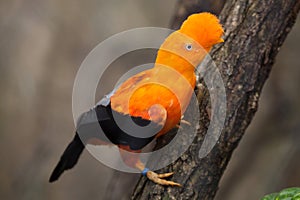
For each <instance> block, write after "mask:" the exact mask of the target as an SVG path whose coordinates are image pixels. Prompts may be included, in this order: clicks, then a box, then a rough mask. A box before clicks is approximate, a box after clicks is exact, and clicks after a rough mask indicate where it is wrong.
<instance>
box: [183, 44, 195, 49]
mask: <svg viewBox="0 0 300 200" xmlns="http://www.w3.org/2000/svg"><path fill="white" fill-rule="evenodd" d="M185 49H186V50H188V51H191V50H192V49H193V46H192V44H186V45H185Z"/></svg>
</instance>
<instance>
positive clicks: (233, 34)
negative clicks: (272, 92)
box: [132, 0, 300, 199]
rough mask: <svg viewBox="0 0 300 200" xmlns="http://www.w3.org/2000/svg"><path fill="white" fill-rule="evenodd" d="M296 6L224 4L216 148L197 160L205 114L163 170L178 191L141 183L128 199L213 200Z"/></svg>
mask: <svg viewBox="0 0 300 200" xmlns="http://www.w3.org/2000/svg"><path fill="white" fill-rule="evenodd" d="M299 7H300V1H299V0H276V1H275V0H273V1H272V0H261V1H256V0H244V1H238V0H235V1H227V3H226V4H225V6H224V9H223V11H222V13H221V14H220V19H221V22H222V24H223V25H224V28H225V30H226V33H225V36H224V39H225V42H224V43H223V44H222V45H220V46H219V47H218V48H215V49H214V50H213V51H212V52H211V55H212V58H213V60H214V61H215V63H216V65H217V67H218V69H219V70H220V72H221V75H222V77H223V81H224V85H225V88H226V95H227V110H226V115H227V117H226V120H225V126H224V129H223V130H222V134H221V136H220V138H219V140H218V143H217V144H216V145H215V146H214V148H213V150H212V151H211V152H210V153H209V154H208V155H207V156H206V157H205V158H202V159H200V158H199V157H198V154H199V149H200V147H201V144H202V141H203V138H204V135H205V132H206V128H207V127H206V126H205V125H206V124H208V122H209V119H208V117H207V115H206V117H202V118H201V121H200V122H199V123H200V125H201V126H200V127H201V128H200V129H199V130H198V134H197V136H196V138H195V140H194V142H193V144H192V145H191V146H190V148H189V149H188V151H187V152H186V153H185V154H184V155H183V156H182V157H181V158H179V159H177V161H176V162H174V163H173V164H171V165H170V166H168V167H166V168H165V169H164V170H163V171H174V172H175V175H174V176H173V178H172V180H174V181H177V182H179V183H181V184H182V185H183V187H181V188H178V187H174V188H172V187H162V186H159V185H156V184H153V183H152V182H150V181H147V179H146V178H141V179H140V181H139V182H138V184H137V186H136V188H135V190H134V193H133V195H132V199H213V198H214V196H215V194H216V192H217V190H218V184H219V181H220V178H221V176H222V174H223V172H224V170H225V168H226V166H227V164H228V161H229V160H230V157H231V154H232V152H233V150H234V149H235V148H236V146H237V145H238V143H239V141H240V140H241V138H242V136H243V134H244V132H245V130H246V128H247V127H248V125H249V123H250V122H251V120H252V118H253V116H254V114H255V112H256V110H257V105H258V99H259V96H260V93H261V90H262V87H263V85H264V83H265V81H266V79H267V78H268V76H269V73H270V70H271V68H272V65H273V63H274V60H275V57H276V54H277V53H278V51H279V48H280V46H281V45H282V43H283V41H284V39H285V38H286V36H287V34H288V33H289V31H290V29H291V28H292V26H293V24H294V22H295V19H296V17H297V14H298V12H299ZM177 12H182V11H180V9H179V10H178V11H177ZM176 15H178V14H176ZM176 23H177V22H176V20H175V21H174V22H173V24H176ZM176 26H177V25H174V26H172V27H176ZM208 97H209V96H208V95H204V97H203V98H205V99H204V101H201V102H202V103H201V105H200V109H201V110H202V111H206V110H207V109H208V108H207V105H208V104H207V103H205V102H207V101H208V100H206V99H207V98H208ZM204 116H205V115H204ZM186 134H189V133H186ZM199 141H200V142H199ZM192 163H193V164H192ZM183 167H184V170H182V169H183ZM245 195H246V194H245Z"/></svg>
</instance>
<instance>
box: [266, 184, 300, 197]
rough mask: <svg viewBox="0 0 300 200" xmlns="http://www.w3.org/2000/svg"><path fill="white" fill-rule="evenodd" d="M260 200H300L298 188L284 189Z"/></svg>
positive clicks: (299, 189)
mask: <svg viewBox="0 0 300 200" xmlns="http://www.w3.org/2000/svg"><path fill="white" fill-rule="evenodd" d="M261 200H300V188H298V187H293V188H286V189H284V190H281V191H280V192H279V193H272V194H269V195H266V196H264V197H263V198H262V199H261Z"/></svg>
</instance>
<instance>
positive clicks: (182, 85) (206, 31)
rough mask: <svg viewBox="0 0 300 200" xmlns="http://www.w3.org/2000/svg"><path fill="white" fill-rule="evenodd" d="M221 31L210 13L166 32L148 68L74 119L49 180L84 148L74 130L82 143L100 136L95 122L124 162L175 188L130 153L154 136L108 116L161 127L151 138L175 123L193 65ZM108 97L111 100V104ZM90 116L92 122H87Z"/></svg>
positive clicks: (69, 165) (189, 87) (190, 88)
mask: <svg viewBox="0 0 300 200" xmlns="http://www.w3.org/2000/svg"><path fill="white" fill-rule="evenodd" d="M222 34H223V29H222V27H221V25H220V24H219V21H218V19H217V18H216V17H215V16H214V15H212V14H210V13H199V14H194V15H191V16H190V17H188V19H187V20H186V21H185V22H184V23H183V25H182V26H181V28H180V29H179V30H178V31H175V32H173V33H172V34H170V35H169V36H168V37H167V38H166V40H165V41H164V43H163V44H162V45H161V47H160V49H159V50H158V53H157V57H156V61H155V64H154V66H153V68H152V69H149V70H146V71H144V72H141V73H139V74H136V75H134V76H133V77H131V78H129V79H128V80H127V81H125V82H124V83H123V84H122V85H121V86H120V87H119V88H117V90H116V92H115V93H114V94H113V95H112V96H111V97H110V99H108V97H105V98H103V99H104V101H105V102H106V103H103V102H102V100H101V101H100V102H99V104H97V105H96V106H95V107H94V108H93V109H91V110H90V111H87V112H85V113H83V114H82V116H81V117H80V120H78V123H77V128H76V135H75V137H74V139H73V140H72V141H71V143H70V144H69V145H68V146H67V148H66V150H65V151H64V153H63V155H62V156H61V159H60V161H59V162H58V164H57V165H56V167H55V169H54V170H53V172H52V174H51V176H50V179H49V181H50V182H53V181H56V180H57V179H58V178H59V177H60V175H61V174H62V173H63V172H64V171H65V170H67V169H71V168H72V167H73V166H74V165H75V164H76V163H77V161H78V159H79V156H80V154H81V152H82V151H83V149H84V144H83V142H82V141H81V139H82V138H79V134H82V136H85V137H87V138H85V137H84V138H85V139H86V140H87V142H88V141H90V140H93V144H96V143H98V142H97V141H98V140H101V137H100V138H99V135H98V134H99V133H98V131H94V132H95V133H94V132H93V130H94V127H95V126H97V127H98V126H99V125H101V128H103V132H104V134H105V135H106V136H112V137H109V138H110V140H111V142H112V143H113V144H117V145H118V147H119V149H120V154H121V157H122V158H123V160H124V162H125V163H126V164H127V165H128V166H132V167H135V168H137V169H139V170H141V171H142V173H143V174H145V173H146V176H147V177H148V178H149V179H150V180H152V181H154V182H156V183H158V184H162V185H173V186H180V184H178V183H175V182H172V181H167V180H164V179H163V178H166V177H168V176H170V175H172V173H166V174H160V175H159V174H156V173H155V172H153V171H148V169H147V168H145V165H144V164H143V163H142V162H141V161H140V159H139V156H138V154H134V155H131V154H130V153H129V152H140V151H141V149H142V148H143V147H144V146H145V145H147V144H148V143H149V142H151V140H152V139H153V137H149V138H143V137H141V138H137V137H133V136H129V135H128V134H127V133H125V132H124V131H122V130H121V129H119V127H118V126H117V124H116V123H115V121H114V118H113V117H112V116H111V115H112V111H114V113H115V114H118V116H122V117H126V118H122V119H127V118H134V119H139V120H140V122H141V121H142V122H145V121H146V122H149V121H148V120H151V121H153V122H155V123H156V124H159V125H163V126H162V127H163V128H162V129H161V130H160V131H159V132H158V133H157V134H156V137H158V136H160V135H163V134H165V133H166V132H168V131H169V130H170V129H171V128H173V127H174V126H176V124H178V122H179V121H180V118H181V116H182V114H183V113H184V111H185V110H186V108H187V106H188V104H189V102H190V99H191V96H192V93H193V89H194V87H195V84H196V77H195V73H194V71H195V68H196V66H197V65H198V64H199V63H200V62H201V61H202V59H203V58H204V56H205V55H206V54H207V52H208V51H209V50H210V49H211V48H212V46H213V45H215V44H217V43H220V42H222V41H223V40H222V38H221V36H222ZM107 100H108V102H109V100H110V104H109V103H107ZM95 115H96V116H97V118H96V119H95V121H93V120H91V119H94V117H95ZM141 118H143V119H145V120H143V119H141ZM159 127H160V126H159ZM104 130H105V131H104ZM90 131H92V133H90ZM141 134H142V133H141ZM101 144H105V142H103V143H102V142H101ZM133 149H134V151H133ZM145 170H146V171H145Z"/></svg>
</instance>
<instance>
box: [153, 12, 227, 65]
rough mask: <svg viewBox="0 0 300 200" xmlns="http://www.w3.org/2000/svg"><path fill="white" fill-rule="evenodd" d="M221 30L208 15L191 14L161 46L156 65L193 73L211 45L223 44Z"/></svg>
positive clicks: (215, 21)
mask: <svg viewBox="0 0 300 200" xmlns="http://www.w3.org/2000/svg"><path fill="white" fill-rule="evenodd" d="M222 34H223V28H222V26H221V24H220V23H219V20H218V18H217V17H216V16H215V15H213V14H210V13H198V14H193V15H191V16H189V17H188V18H187V20H185V21H184V23H183V24H182V26H181V27H180V29H179V30H177V31H175V32H173V33H172V34H170V35H169V36H168V37H167V38H166V40H165V41H164V43H163V44H162V45H161V47H160V49H159V51H158V55H157V59H156V63H158V64H163V65H166V66H170V67H173V68H176V69H177V70H178V71H187V70H188V71H194V69H195V67H196V66H197V65H198V64H199V63H200V62H201V61H202V59H203V58H204V57H205V55H206V54H207V52H208V51H209V50H210V49H211V48H212V46H213V45H215V44H217V43H221V42H223V39H222V38H221V36H222Z"/></svg>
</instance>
